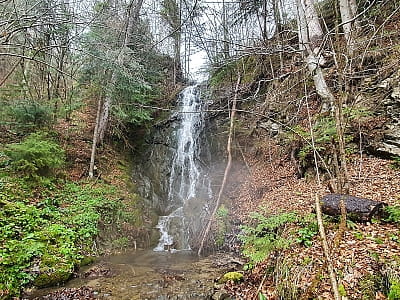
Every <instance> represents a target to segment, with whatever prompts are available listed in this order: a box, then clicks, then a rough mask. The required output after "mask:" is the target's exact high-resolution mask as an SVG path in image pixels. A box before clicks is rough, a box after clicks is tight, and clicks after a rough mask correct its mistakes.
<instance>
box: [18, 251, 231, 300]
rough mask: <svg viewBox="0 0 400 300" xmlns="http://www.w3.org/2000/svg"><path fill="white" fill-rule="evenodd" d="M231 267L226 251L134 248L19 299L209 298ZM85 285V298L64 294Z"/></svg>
mask: <svg viewBox="0 0 400 300" xmlns="http://www.w3.org/2000/svg"><path fill="white" fill-rule="evenodd" d="M235 266H237V262H236V261H235V259H233V258H232V257H231V256H229V255H227V254H217V255H212V256H208V257H205V258H198V257H197V256H196V255H194V254H193V253H192V252H186V251H179V252H176V253H170V252H153V251H151V250H137V251H132V252H126V253H123V254H118V255H112V256H106V257H101V258H99V259H98V260H97V262H95V263H94V264H92V265H90V266H87V267H84V268H82V269H81V270H80V271H79V273H78V274H77V278H74V279H72V280H70V281H68V282H67V283H65V285H64V286H60V287H57V288H46V289H40V290H33V291H30V292H29V293H27V294H26V295H25V297H24V298H23V299H110V300H111V299H141V300H145V299H159V300H162V299H212V297H213V295H214V293H215V291H214V289H215V280H216V279H218V278H219V277H220V276H221V275H223V274H224V273H225V272H227V271H230V270H232V269H233V268H234V267H235ZM86 288H87V297H84V296H83V295H81V297H79V298H77V297H76V296H75V297H73V296H72V297H68V295H67V294H68V293H72V291H75V289H82V290H83V291H85V289H86ZM60 295H63V296H60Z"/></svg>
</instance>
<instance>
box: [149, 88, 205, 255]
mask: <svg viewBox="0 0 400 300" xmlns="http://www.w3.org/2000/svg"><path fill="white" fill-rule="evenodd" d="M200 96H201V95H200V88H199V87H198V86H197V85H194V86H189V87H187V88H185V89H184V90H183V91H182V92H181V93H180V95H179V99H178V100H179V102H178V105H179V111H178V112H177V113H178V114H179V117H180V118H179V120H180V122H179V126H178V127H177V130H176V131H175V135H176V136H175V138H176V142H177V146H176V151H175V154H174V158H173V160H172V166H171V174H170V178H169V191H168V201H167V204H168V207H169V210H170V211H172V212H171V213H170V214H169V215H167V216H160V217H159V221H158V224H157V226H156V227H157V228H158V229H159V230H160V234H161V237H160V240H159V242H158V245H157V247H156V248H154V251H165V250H190V243H189V242H190V241H189V236H190V232H189V231H190V230H189V227H190V226H188V224H186V223H187V222H188V218H187V215H188V214H193V212H189V210H190V209H191V208H190V206H193V205H189V204H188V203H189V201H196V197H199V192H200V191H201V190H202V191H204V190H206V193H207V194H208V197H211V187H210V182H209V180H208V178H207V177H206V176H203V173H202V170H201V167H200V164H199V153H200V152H201V141H200V138H201V134H202V131H203V129H204V112H203V109H204V103H203V102H202V101H201V97H200ZM203 194H204V192H203ZM188 207H189V208H188Z"/></svg>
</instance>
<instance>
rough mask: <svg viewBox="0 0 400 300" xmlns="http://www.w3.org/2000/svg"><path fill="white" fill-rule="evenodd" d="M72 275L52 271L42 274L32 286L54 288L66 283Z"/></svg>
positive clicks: (66, 272)
mask: <svg viewBox="0 0 400 300" xmlns="http://www.w3.org/2000/svg"><path fill="white" fill-rule="evenodd" d="M71 275H72V272H68V271H54V272H51V273H42V274H40V275H39V276H38V277H36V278H35V280H34V281H33V285H34V286H36V287H38V288H44V287H49V286H55V285H57V284H60V283H63V282H65V281H67V280H68V279H69V278H70V277H71Z"/></svg>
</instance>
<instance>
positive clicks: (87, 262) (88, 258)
mask: <svg viewBox="0 0 400 300" xmlns="http://www.w3.org/2000/svg"><path fill="white" fill-rule="evenodd" d="M93 262H94V257H93V256H84V257H83V258H82V260H81V262H80V264H79V265H80V266H81V267H83V266H87V265H90V264H92V263H93Z"/></svg>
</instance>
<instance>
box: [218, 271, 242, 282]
mask: <svg viewBox="0 0 400 300" xmlns="http://www.w3.org/2000/svg"><path fill="white" fill-rule="evenodd" d="M242 280H243V274H242V273H239V272H228V273H226V274H224V276H222V277H221V279H220V280H218V282H219V283H226V282H227V281H233V282H239V281H242Z"/></svg>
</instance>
